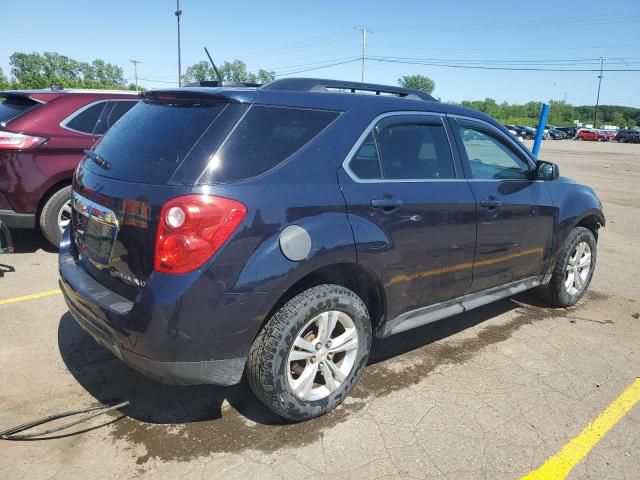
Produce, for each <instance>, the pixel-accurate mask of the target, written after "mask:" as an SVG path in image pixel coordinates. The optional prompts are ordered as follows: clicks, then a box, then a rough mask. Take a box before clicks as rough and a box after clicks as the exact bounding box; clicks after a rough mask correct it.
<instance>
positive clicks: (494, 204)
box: [480, 197, 502, 210]
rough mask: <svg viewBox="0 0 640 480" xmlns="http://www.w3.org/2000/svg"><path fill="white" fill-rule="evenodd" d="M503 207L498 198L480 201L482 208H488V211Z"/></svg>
mask: <svg viewBox="0 0 640 480" xmlns="http://www.w3.org/2000/svg"><path fill="white" fill-rule="evenodd" d="M500 205H502V202H501V201H500V200H498V199H497V198H493V197H489V198H485V199H483V200H480V206H481V207H483V208H486V209H488V210H493V209H496V208H498V207H499V206H500Z"/></svg>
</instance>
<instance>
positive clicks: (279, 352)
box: [247, 284, 372, 421]
mask: <svg viewBox="0 0 640 480" xmlns="http://www.w3.org/2000/svg"><path fill="white" fill-rule="evenodd" d="M323 325H324V326H323ZM327 332H328V333H327ZM371 337H372V334H371V321H370V319H369V313H368V312H367V308H366V306H365V305H364V303H363V302H362V300H361V299H360V297H358V296H357V295H356V294H355V293H353V292H352V291H351V290H348V289H346V288H344V287H341V286H339V285H331V284H325V285H319V286H316V287H313V288H310V289H308V290H305V291H304V292H302V293H300V294H298V295H297V296H295V297H294V298H292V299H291V300H289V301H288V302H287V303H286V304H285V305H284V306H283V307H282V308H281V309H280V310H278V312H276V313H275V314H274V315H273V316H272V317H271V319H270V320H269V321H268V322H267V324H266V325H265V327H264V328H263V329H262V331H261V332H260V334H259V335H258V337H257V338H256V339H255V341H254V342H253V345H252V346H251V351H250V352H249V358H248V360H247V379H248V382H249V386H250V387H251V389H252V390H253V392H254V393H255V394H256V396H257V397H258V398H259V399H260V401H262V402H263V403H264V404H265V405H266V406H267V407H269V408H270V409H271V410H272V411H274V412H275V413H277V414H278V415H280V416H281V417H284V418H286V419H288V420H294V421H302V420H309V419H311V418H314V417H318V416H320V415H323V414H325V413H327V412H329V411H331V410H333V409H334V408H336V407H337V406H338V405H340V403H342V401H343V400H344V399H345V398H346V396H347V395H348V394H349V392H350V391H351V390H352V389H353V387H354V386H355V384H356V383H357V382H358V380H359V379H360V376H361V375H362V372H363V370H364V367H365V365H366V364H367V359H368V358H369V350H370V349H371ZM343 347H344V348H343Z"/></svg>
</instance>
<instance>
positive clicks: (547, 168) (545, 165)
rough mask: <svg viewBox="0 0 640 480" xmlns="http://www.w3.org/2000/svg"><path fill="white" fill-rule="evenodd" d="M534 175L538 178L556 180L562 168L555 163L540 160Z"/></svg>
mask: <svg viewBox="0 0 640 480" xmlns="http://www.w3.org/2000/svg"><path fill="white" fill-rule="evenodd" d="M534 176H535V179H536V180H555V179H556V178H558V177H559V176H560V169H559V168H558V165H556V164H555V163H551V162H545V161H543V160H538V161H537V162H536V170H535V175H534Z"/></svg>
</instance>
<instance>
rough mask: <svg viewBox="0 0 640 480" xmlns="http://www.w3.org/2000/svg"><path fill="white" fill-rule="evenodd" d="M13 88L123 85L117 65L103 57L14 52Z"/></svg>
mask: <svg viewBox="0 0 640 480" xmlns="http://www.w3.org/2000/svg"><path fill="white" fill-rule="evenodd" d="M9 63H10V65H11V75H12V83H13V84H15V87H16V88H49V87H51V86H53V85H59V86H61V87H80V88H124V87H125V86H126V81H125V79H124V75H123V71H122V68H121V67H118V66H117V65H113V64H111V63H107V62H105V61H104V60H94V61H93V62H91V63H86V62H79V61H77V60H74V59H72V58H69V57H67V56H65V55H60V54H59V53H55V52H44V53H43V54H42V55H41V54H40V53H37V52H33V53H22V52H15V53H13V54H12V55H11V57H9Z"/></svg>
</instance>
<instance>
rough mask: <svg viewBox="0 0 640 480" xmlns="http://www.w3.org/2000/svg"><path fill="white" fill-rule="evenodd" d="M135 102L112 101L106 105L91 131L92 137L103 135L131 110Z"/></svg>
mask: <svg viewBox="0 0 640 480" xmlns="http://www.w3.org/2000/svg"><path fill="white" fill-rule="evenodd" d="M136 103H137V101H132V100H117V101H115V100H113V101H110V102H109V104H108V105H107V108H105V109H104V111H103V112H102V116H101V117H100V119H99V120H98V123H97V124H96V126H95V129H94V130H93V134H94V135H104V133H105V132H106V131H107V130H109V129H110V128H111V127H112V126H113V124H114V123H116V122H117V121H118V120H119V119H120V117H121V116H122V115H124V114H125V113H127V112H128V111H129V110H131V107H133V106H134V105H135V104H136Z"/></svg>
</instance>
